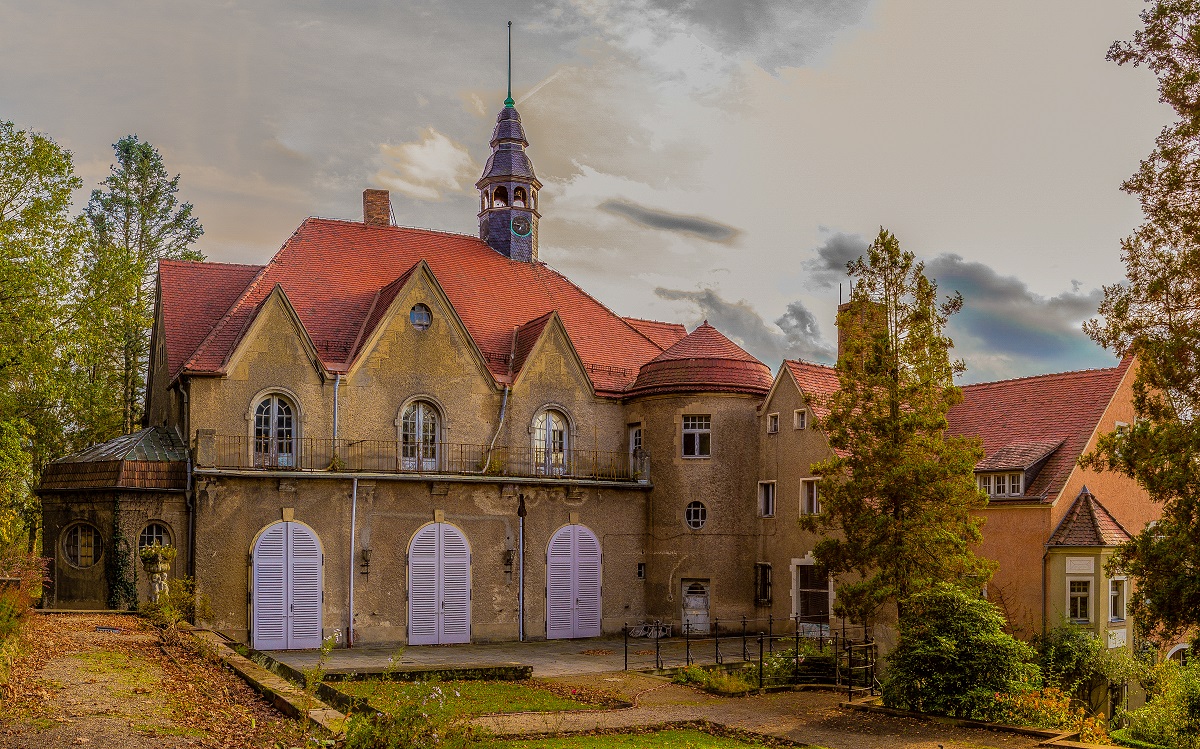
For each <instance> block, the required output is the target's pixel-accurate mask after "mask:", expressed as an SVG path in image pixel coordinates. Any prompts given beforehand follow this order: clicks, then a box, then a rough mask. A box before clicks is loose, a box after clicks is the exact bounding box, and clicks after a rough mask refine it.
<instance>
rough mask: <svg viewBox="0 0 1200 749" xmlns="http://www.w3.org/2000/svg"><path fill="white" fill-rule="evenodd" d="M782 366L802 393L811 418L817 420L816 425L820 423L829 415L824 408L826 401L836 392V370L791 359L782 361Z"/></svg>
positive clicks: (827, 410)
mask: <svg viewBox="0 0 1200 749" xmlns="http://www.w3.org/2000/svg"><path fill="white" fill-rule="evenodd" d="M783 365H784V366H785V367H787V370H788V372H790V373H791V375H792V378H793V379H795V380H796V384H797V385H799V386H800V392H802V393H804V399H805V402H807V403H808V407H809V409H810V410H811V411H812V412H813V416H815V417H816V418H817V422H818V423H819V422H821V421H822V420H823V419H824V418H825V417H826V416H828V415H829V409H828V408H827V407H826V406H825V402H826V399H827V398H829V397H830V396H831V395H833V394H834V393H836V392H837V390H838V376H837V370H836V369H834V368H833V367H829V366H826V365H824V364H810V363H808V362H803V361H799V360H793V359H784V360H783Z"/></svg>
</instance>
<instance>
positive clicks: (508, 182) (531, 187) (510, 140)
mask: <svg viewBox="0 0 1200 749" xmlns="http://www.w3.org/2000/svg"><path fill="white" fill-rule="evenodd" d="M514 104H515V102H514V101H513V98H512V21H509V22H508V98H507V99H505V100H504V109H502V110H500V114H498V115H496V128H495V129H494V130H493V131H492V142H491V146H492V155H491V156H489V157H488V160H487V164H486V165H485V166H484V168H483V176H482V177H480V178H479V181H478V182H476V183H475V187H476V188H477V189H478V190H479V238H480V239H482V240H483V241H484V242H487V244H488V246H489V247H491V248H492V249H493V250H495V251H496V252H499V253H500V254H501V255H504V256H505V257H510V258H512V259H513V260H521V261H523V262H527V263H530V262H534V261H536V260H537V256H538V252H537V235H538V219H539V218H541V214H540V213H538V191H539V190H541V189H542V183H541V182H539V181H538V178H537V175H536V174H535V173H534V171H533V163H532V162H530V161H529V156H527V155H526V154H525V149H526V147H528V146H529V141H527V140H526V139H525V128H523V127H522V126H521V115H520V114H519V113H518V112H517V109H516V107H515V106H514Z"/></svg>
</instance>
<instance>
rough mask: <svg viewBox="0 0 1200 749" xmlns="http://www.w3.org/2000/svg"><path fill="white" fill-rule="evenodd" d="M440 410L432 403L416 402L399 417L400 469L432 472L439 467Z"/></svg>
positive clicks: (409, 405)
mask: <svg viewBox="0 0 1200 749" xmlns="http://www.w3.org/2000/svg"><path fill="white" fill-rule="evenodd" d="M439 426H440V419H439V417H438V411H437V408H436V407H435V406H434V405H433V404H432V403H430V402H429V401H420V400H418V401H413V402H412V403H410V404H408V406H406V407H405V409H404V413H403V414H402V415H401V416H400V468H401V469H402V470H405V471H432V470H434V469H436V468H437V463H438V427H439Z"/></svg>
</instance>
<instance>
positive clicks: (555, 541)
mask: <svg viewBox="0 0 1200 749" xmlns="http://www.w3.org/2000/svg"><path fill="white" fill-rule="evenodd" d="M574 527H575V526H573V525H568V526H565V527H563V528H559V529H558V532H557V533H555V534H554V537H553V538H551V539H550V545H549V546H548V547H547V549H546V639H548V640H557V639H563V638H570V637H573V636H574V626H573V619H574V613H573V610H574V608H575V605H574V604H575V601H574V596H575V593H574V591H573V590H572V587H573V586H572V584H571V583H572V577H573V575H572V569H571V566H572V558H571V556H572V555H571V551H572V549H571V547H572V543H571V541H572V538H571V536H572V534H571V529H572V528H574Z"/></svg>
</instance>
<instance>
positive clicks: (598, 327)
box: [162, 218, 744, 396]
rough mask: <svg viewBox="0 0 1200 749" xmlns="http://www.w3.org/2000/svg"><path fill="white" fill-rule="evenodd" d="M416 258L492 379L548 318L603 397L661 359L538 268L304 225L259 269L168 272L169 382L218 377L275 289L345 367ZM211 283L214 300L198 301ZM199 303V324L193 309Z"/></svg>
mask: <svg viewBox="0 0 1200 749" xmlns="http://www.w3.org/2000/svg"><path fill="white" fill-rule="evenodd" d="M422 259H423V260H425V261H426V262H427V263H428V264H429V267H430V270H431V271H432V272H433V274H434V276H435V277H436V278H437V280H438V283H439V284H440V285H441V287H442V289H443V290H444V291H445V292H446V296H447V297H448V298H449V299H450V302H451V303H452V304H453V305H454V308H455V311H456V312H457V313H458V315H459V316H460V317H461V318H462V321H463V323H464V325H465V326H466V328H467V330H468V332H469V333H470V334H471V337H472V338H473V339H474V341H475V343H476V345H478V346H479V348H480V350H481V351H482V352H483V354H484V357H485V360H486V361H487V365H488V368H489V369H490V370H491V372H492V374H493V375H494V376H496V377H497V378H500V379H502V378H503V377H505V376H506V375H507V370H508V357H509V354H510V352H511V348H512V331H513V328H514V327H517V326H520V325H523V324H524V323H526V322H528V321H530V320H532V319H535V318H537V317H540V316H542V315H546V314H548V313H549V312H552V311H557V312H558V314H559V317H560V318H561V319H562V321H563V325H564V327H565V328H566V330H567V333H568V335H570V337H571V342H572V344H573V345H574V346H575V349H576V350H577V351H578V353H579V356H580V358H581V359H582V360H583V362H584V365H585V366H586V367H587V370H588V375H589V376H590V377H591V378H592V382H593V383H594V385H595V388H596V391H597V392H598V393H600V394H604V395H610V396H618V395H620V394H621V393H623V391H624V390H625V389H626V388H627V387H628V386H629V385H631V384H632V383H633V381H634V379H635V378H636V376H637V373H638V369H639V368H640V367H641V366H642V365H643V364H645V363H647V362H649V361H650V360H652V359H654V358H655V357H657V356H658V355H659V354H660V353H661V351H662V347H661V346H658V345H656V344H655V343H654V342H653V341H652V340H651V339H650V338H648V337H647V336H646V335H644V334H643V333H642V332H639V331H638V330H637V329H636V328H634V327H632V326H631V325H630V323H628V322H627V321H625V320H623V319H622V318H620V317H618V316H617V315H616V314H614V313H613V312H612V311H610V310H609V309H608V308H607V307H605V306H604V305H603V304H601V303H600V302H598V301H596V300H595V299H594V298H592V297H591V296H589V295H588V294H587V293H585V292H584V291H583V290H582V289H580V288H579V287H578V286H576V285H575V284H573V283H571V282H570V281H569V280H567V278H565V277H564V276H562V275H561V274H559V273H558V272H556V271H554V270H553V269H551V268H550V267H548V266H546V265H545V264H544V263H526V262H520V261H516V260H511V259H509V258H506V257H504V256H503V255H501V254H499V253H497V252H495V251H494V250H492V249H491V248H489V247H488V246H487V245H486V244H484V243H483V242H482V241H481V240H479V239H478V238H476V237H469V236H465V235H459V234H448V233H443V232H436V231H429V230H424V229H408V228H403V227H390V226H368V225H365V224H361V223H358V222H351V221H334V220H329V219H316V218H310V219H306V220H305V221H304V223H302V224H301V225H300V227H299V228H298V229H297V230H296V232H295V233H294V234H293V235H292V236H291V237H290V238H289V239H288V240H287V242H285V243H284V245H283V247H282V248H281V249H280V250H279V252H278V253H277V254H276V255H275V257H274V258H273V259H272V260H271V262H270V264H268V265H267V266H265V267H262V268H257V267H252V266H237V267H239V268H245V269H246V270H244V271H235V272H230V271H229V270H227V268H228V266H224V265H221V264H217V263H171V264H170V265H171V266H187V268H186V270H181V269H179V268H177V267H172V268H171V270H170V271H168V272H167V274H165V275H164V277H163V281H162V283H163V306H164V312H165V313H166V318H167V322H166V324H165V325H164V328H165V333H166V336H167V349H168V358H169V359H170V360H171V361H172V362H174V363H176V365H175V366H173V367H172V376H176V375H178V374H179V373H181V372H187V373H193V374H221V373H222V371H223V368H224V366H225V365H226V363H227V361H228V358H229V356H230V354H231V353H232V352H233V350H234V348H235V347H236V346H237V344H238V342H239V340H240V339H241V337H242V335H243V334H244V331H245V330H246V328H247V326H248V324H249V322H250V321H251V320H252V319H253V315H254V314H255V310H256V309H257V307H258V305H259V304H260V303H261V302H262V301H263V300H264V299H265V298H266V296H267V295H268V294H269V293H270V291H271V290H272V289H273V288H274V287H275V286H276V285H277V284H278V285H279V286H280V287H282V289H283V290H284V292H285V293H286V294H287V297H288V299H289V301H290V302H291V303H292V306H293V307H294V308H295V309H296V313H297V314H298V316H299V317H300V320H301V322H302V323H303V325H304V327H305V329H306V330H307V331H308V334H309V336H310V337H311V338H312V341H313V344H314V346H315V347H316V350H317V354H318V355H319V356H320V358H321V361H322V363H323V364H324V366H325V367H326V368H327V369H329V370H331V371H346V370H347V369H348V366H349V364H350V362H352V361H353V358H354V357H355V356H357V355H359V354H361V351H356V346H361V341H365V340H366V338H367V337H368V336H369V334H370V327H371V318H372V317H381V316H382V311H381V310H382V309H386V304H384V303H383V302H384V300H383V296H384V292H383V291H382V290H383V289H384V287H386V286H388V285H389V284H391V283H392V282H394V281H397V279H398V277H400V276H402V275H404V274H405V273H407V272H408V271H409V270H410V269H411V268H412V267H413V266H414V265H415V264H416V263H417V262H419V261H420V260H422ZM164 267H166V264H164ZM185 277H186V280H185ZM214 287H219V293H218V294H216V296H217V297H219V298H213V299H205V300H197V299H196V297H199V296H207V295H209V294H211V293H212V290H213V289H214ZM235 287H236V288H235ZM200 289H203V290H204V291H205V294H200V293H198V290H200ZM222 306H224V309H222V310H221V311H220V312H216V313H214V312H213V310H215V309H217V308H220V307H222ZM197 307H200V308H202V314H201V318H202V319H201V320H200V321H199V322H200V325H199V326H197V325H196V322H197V321H196V320H194V319H193V318H192V316H191V313H190V310H194V309H195V308H197ZM181 310H183V311H181ZM377 323H378V319H376V320H375V324H377ZM197 327H199V328H201V330H197V329H196V328H197ZM743 353H744V352H743ZM180 361H182V362H185V363H183V364H180V363H178V362H180Z"/></svg>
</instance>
